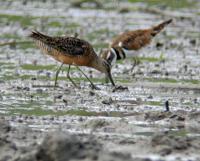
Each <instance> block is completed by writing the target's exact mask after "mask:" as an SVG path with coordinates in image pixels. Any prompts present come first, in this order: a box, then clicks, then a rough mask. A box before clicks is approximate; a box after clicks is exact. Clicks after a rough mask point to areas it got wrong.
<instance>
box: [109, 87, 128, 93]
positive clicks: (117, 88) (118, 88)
mask: <svg viewBox="0 0 200 161" xmlns="http://www.w3.org/2000/svg"><path fill="white" fill-rule="evenodd" d="M125 90H128V87H125V86H116V87H114V89H113V90H112V92H119V91H125Z"/></svg>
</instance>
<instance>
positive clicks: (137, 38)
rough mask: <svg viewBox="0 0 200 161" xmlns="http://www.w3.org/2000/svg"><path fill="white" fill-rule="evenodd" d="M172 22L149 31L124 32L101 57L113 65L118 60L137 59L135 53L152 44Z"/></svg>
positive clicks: (168, 21) (165, 22)
mask: <svg viewBox="0 0 200 161" xmlns="http://www.w3.org/2000/svg"><path fill="white" fill-rule="evenodd" d="M171 22H172V19H170V20H167V21H164V22H163V23H161V24H159V25H156V26H154V27H151V28H149V29H143V30H134V31H127V32H124V33H122V34H121V35H118V36H117V37H115V38H114V39H113V41H112V42H111V45H110V47H109V49H107V50H104V51H102V52H101V53H100V56H101V57H102V58H103V59H105V60H107V61H108V63H110V64H112V65H113V64H114V63H115V61H116V60H120V59H125V58H126V57H135V51H137V50H139V49H141V48H143V47H145V46H146V45H148V44H150V42H151V40H152V38H154V37H155V36H156V35H157V34H158V33H159V32H160V31H162V29H163V28H164V27H165V26H166V25H168V24H170V23H171Z"/></svg>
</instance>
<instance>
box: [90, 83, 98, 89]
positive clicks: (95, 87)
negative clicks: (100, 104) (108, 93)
mask: <svg viewBox="0 0 200 161" xmlns="http://www.w3.org/2000/svg"><path fill="white" fill-rule="evenodd" d="M90 87H91V88H92V89H94V90H101V89H100V88H99V87H97V86H95V85H94V84H93V85H90Z"/></svg>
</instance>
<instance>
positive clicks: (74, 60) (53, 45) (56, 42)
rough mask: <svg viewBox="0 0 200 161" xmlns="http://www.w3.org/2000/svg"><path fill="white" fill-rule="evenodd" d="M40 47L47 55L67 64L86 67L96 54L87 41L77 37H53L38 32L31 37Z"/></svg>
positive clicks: (34, 32)
mask: <svg viewBox="0 0 200 161" xmlns="http://www.w3.org/2000/svg"><path fill="white" fill-rule="evenodd" d="M30 37H31V38H33V39H34V40H35V41H36V44H37V45H38V47H39V48H40V49H41V50H42V51H43V52H44V53H46V54H48V55H50V56H52V57H54V58H55V59H56V60H58V61H60V62H63V63H65V64H77V65H86V66H87V64H88V63H89V60H90V59H92V57H95V56H96V54H95V52H94V50H93V47H92V46H91V45H90V44H89V43H88V42H87V41H85V40H81V39H78V38H75V37H51V36H47V35H44V34H42V33H40V32H38V31H33V32H32V33H31V35H30Z"/></svg>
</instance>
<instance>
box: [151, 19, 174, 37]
mask: <svg viewBox="0 0 200 161" xmlns="http://www.w3.org/2000/svg"><path fill="white" fill-rule="evenodd" d="M171 22H172V19H169V20H167V21H164V22H163V23H161V24H159V25H157V26H154V27H153V28H152V36H156V35H157V34H158V33H159V32H160V31H161V30H162V29H163V28H165V26H167V25H168V24H170V23H171Z"/></svg>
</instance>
